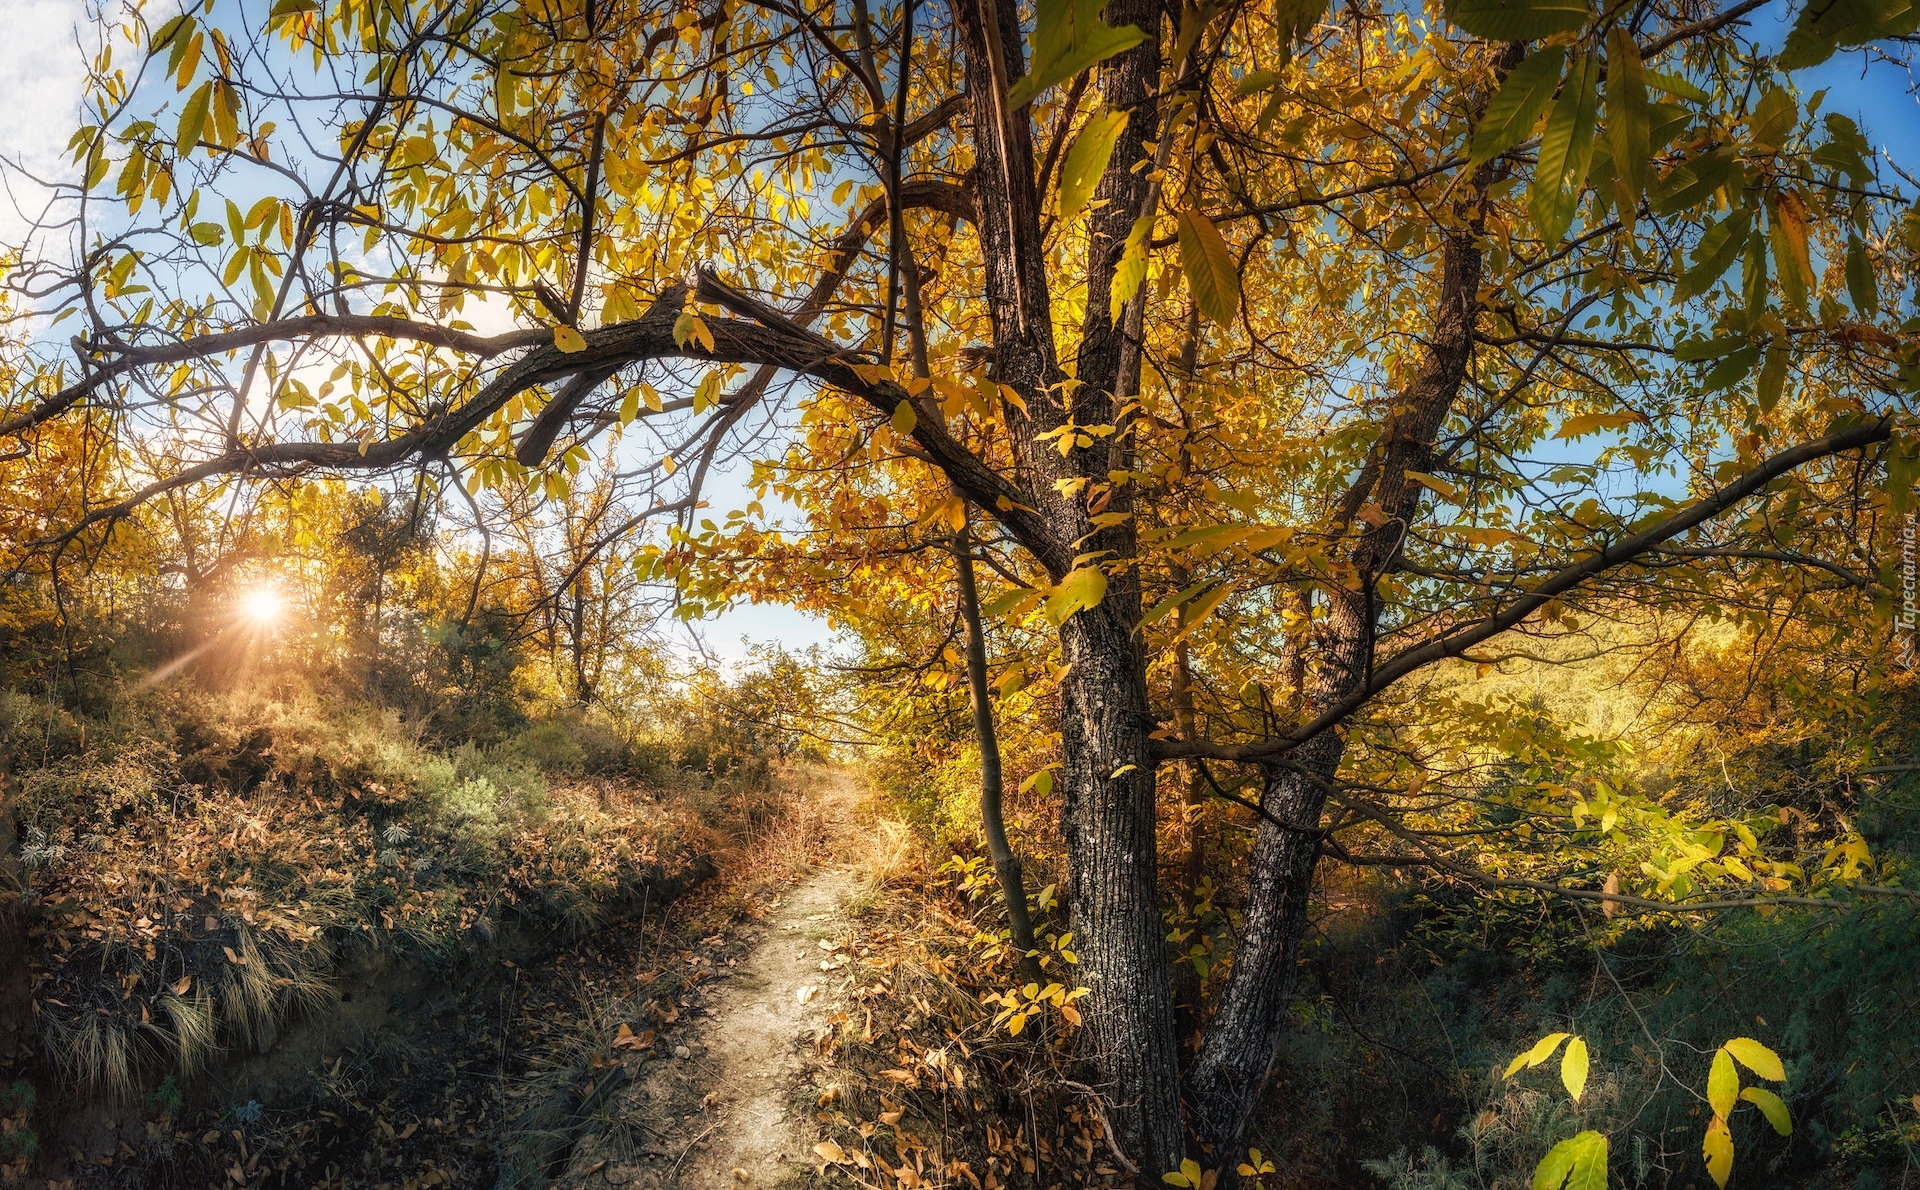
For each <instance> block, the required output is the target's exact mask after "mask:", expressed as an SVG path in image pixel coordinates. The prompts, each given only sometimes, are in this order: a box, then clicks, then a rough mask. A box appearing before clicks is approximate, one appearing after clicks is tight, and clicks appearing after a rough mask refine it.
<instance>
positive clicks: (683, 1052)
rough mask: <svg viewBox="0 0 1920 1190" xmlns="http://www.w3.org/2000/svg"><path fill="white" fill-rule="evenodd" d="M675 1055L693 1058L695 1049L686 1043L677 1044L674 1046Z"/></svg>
mask: <svg viewBox="0 0 1920 1190" xmlns="http://www.w3.org/2000/svg"><path fill="white" fill-rule="evenodd" d="M673 1056H674V1057H676V1058H691V1057H693V1051H692V1050H690V1049H688V1048H687V1047H686V1046H684V1045H676V1046H674V1047H673Z"/></svg>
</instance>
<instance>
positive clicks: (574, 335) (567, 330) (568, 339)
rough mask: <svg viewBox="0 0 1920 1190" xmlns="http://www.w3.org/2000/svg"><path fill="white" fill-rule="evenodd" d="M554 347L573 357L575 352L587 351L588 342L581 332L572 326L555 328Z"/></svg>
mask: <svg viewBox="0 0 1920 1190" xmlns="http://www.w3.org/2000/svg"><path fill="white" fill-rule="evenodd" d="M553 345H554V346H555V347H557V348H559V349H560V350H561V351H564V352H566V353H567V354H568V355H572V354H574V353H575V352H579V351H585V350H586V349H587V340H586V337H585V336H583V335H582V334H581V333H580V332H579V331H577V330H575V329H573V328H572V327H570V326H556V327H554V328H553Z"/></svg>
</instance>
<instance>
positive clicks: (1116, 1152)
mask: <svg viewBox="0 0 1920 1190" xmlns="http://www.w3.org/2000/svg"><path fill="white" fill-rule="evenodd" d="M1060 1085H1061V1086H1063V1087H1066V1088H1067V1089H1068V1090H1071V1091H1078V1092H1080V1093H1081V1094H1082V1095H1085V1096H1086V1097H1087V1102H1089V1103H1091V1104H1092V1105H1093V1114H1094V1115H1096V1116H1098V1117H1100V1134H1101V1136H1102V1137H1103V1138H1105V1140H1106V1142H1107V1152H1109V1153H1112V1154H1113V1159H1114V1160H1115V1161H1118V1162H1119V1163H1120V1164H1121V1165H1122V1166H1123V1167H1125V1169H1126V1171H1127V1172H1128V1173H1130V1174H1132V1175H1133V1176H1135V1177H1139V1176H1140V1167H1139V1166H1137V1165H1135V1164H1134V1163H1133V1162H1131V1161H1129V1160H1127V1155H1126V1154H1125V1153H1122V1152H1121V1151H1120V1144H1119V1142H1118V1141H1116V1140H1114V1139H1113V1124H1112V1123H1111V1122H1110V1121H1109V1120H1108V1119H1107V1101H1106V1100H1104V1099H1102V1098H1101V1097H1100V1092H1098V1091H1096V1090H1094V1089H1093V1088H1092V1087H1089V1086H1088V1085H1087V1084H1085V1083H1076V1082H1074V1081H1073V1080H1072V1079H1066V1078H1063V1079H1061V1080H1060ZM1039 1139H1040V1138H1039V1137H1038V1136H1036V1137H1034V1140H1035V1141H1036V1142H1038V1141H1039Z"/></svg>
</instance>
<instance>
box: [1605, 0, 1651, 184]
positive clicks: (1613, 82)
mask: <svg viewBox="0 0 1920 1190" xmlns="http://www.w3.org/2000/svg"><path fill="white" fill-rule="evenodd" d="M1650 135H1651V125H1650V122H1649V117H1648V114H1647V74H1646V67H1645V66H1644V65H1643V64H1642V63H1641V61H1640V47H1639V46H1637V45H1635V44H1634V41H1633V34H1631V33H1629V32H1628V31H1627V28H1626V26H1625V25H1615V26H1614V27H1613V29H1612V30H1611V31H1610V32H1609V33H1608V34H1607V141H1608V144H1609V145H1610V146H1611V147H1612V148H1613V164H1614V170H1615V172H1616V175H1617V176H1618V177H1619V178H1620V179H1621V180H1622V181H1623V182H1625V183H1626V184H1627V190H1628V192H1629V193H1631V194H1632V195H1633V197H1634V198H1635V199H1636V200H1637V199H1638V198H1639V197H1640V196H1641V195H1642V194H1644V193H1646V189H1647V161H1648V160H1649V158H1651V156H1652V152H1651V149H1650V145H1649V137H1650Z"/></svg>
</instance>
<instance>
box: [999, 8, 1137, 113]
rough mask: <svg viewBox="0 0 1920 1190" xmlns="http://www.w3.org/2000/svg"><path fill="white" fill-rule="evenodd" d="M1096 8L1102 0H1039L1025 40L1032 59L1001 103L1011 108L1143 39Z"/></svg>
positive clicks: (1029, 100)
mask: <svg viewBox="0 0 1920 1190" xmlns="http://www.w3.org/2000/svg"><path fill="white" fill-rule="evenodd" d="M1102 7H1103V2H1102V0H1040V3H1039V4H1038V6H1037V9H1036V12H1035V14H1034V16H1035V20H1034V28H1033V36H1032V37H1031V38H1030V39H1028V40H1029V43H1030V44H1031V45H1032V47H1033V60H1032V62H1031V63H1030V64H1029V67H1028V71H1027V73H1026V74H1024V75H1022V76H1020V78H1019V79H1017V80H1016V81H1015V82H1014V83H1013V85H1012V86H1010V87H1008V88H1007V99H1008V100H1009V101H1010V102H1011V103H1012V104H1013V105H1014V106H1015V107H1023V106H1025V105H1026V104H1028V103H1031V102H1032V101H1033V99H1034V97H1035V96H1037V95H1039V94H1040V93H1041V92H1042V91H1045V90H1046V89H1047V88H1048V87H1051V86H1053V85H1055V84H1056V83H1063V82H1066V81H1067V80H1068V79H1070V78H1072V77H1073V76H1074V75H1077V74H1079V73H1080V72H1081V71H1083V70H1086V69H1088V68H1089V67H1092V66H1097V65H1099V64H1100V63H1102V62H1104V61H1106V60H1107V59H1108V58H1111V57H1113V56H1114V55H1115V54H1119V53H1124V52H1125V51H1127V50H1130V49H1132V48H1133V47H1134V46H1136V45H1139V44H1140V43H1141V42H1143V41H1145V40H1146V39H1147V35H1146V34H1145V33H1143V32H1141V31H1140V30H1139V29H1138V28H1136V27H1134V26H1133V25H1127V26H1124V27H1122V28H1118V29H1116V28H1114V27H1113V26H1112V25H1109V24H1107V23H1106V22H1105V21H1103V20H1101V19H1100V9H1101V8H1102Z"/></svg>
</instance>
